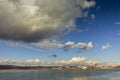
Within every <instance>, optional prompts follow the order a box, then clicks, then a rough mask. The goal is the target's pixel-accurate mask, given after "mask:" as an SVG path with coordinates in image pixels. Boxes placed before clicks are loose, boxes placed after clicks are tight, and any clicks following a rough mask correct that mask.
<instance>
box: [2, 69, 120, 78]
mask: <svg viewBox="0 0 120 80" xmlns="http://www.w3.org/2000/svg"><path fill="white" fill-rule="evenodd" d="M0 80H120V70H1V71H0Z"/></svg>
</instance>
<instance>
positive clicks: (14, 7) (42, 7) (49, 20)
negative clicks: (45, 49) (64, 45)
mask: <svg viewBox="0 0 120 80" xmlns="http://www.w3.org/2000/svg"><path fill="white" fill-rule="evenodd" d="M94 5H95V1H93V0H92V1H87V0H0V39H4V40H18V41H24V42H36V41H39V40H42V39H46V38H50V37H53V36H55V35H59V34H61V33H62V31H63V30H65V29H68V30H71V29H74V27H75V26H71V25H72V24H70V26H67V27H66V25H67V24H68V23H69V22H70V21H72V20H74V19H75V18H76V17H84V13H85V12H86V11H88V10H89V8H90V7H93V6H94ZM84 9H85V10H84ZM86 9H87V10H86Z"/></svg>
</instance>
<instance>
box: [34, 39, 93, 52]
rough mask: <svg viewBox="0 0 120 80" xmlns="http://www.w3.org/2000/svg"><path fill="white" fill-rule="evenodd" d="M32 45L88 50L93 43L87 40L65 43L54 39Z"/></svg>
mask: <svg viewBox="0 0 120 80" xmlns="http://www.w3.org/2000/svg"><path fill="white" fill-rule="evenodd" d="M32 45H34V46H37V47H40V48H62V49H63V50H64V51H65V52H66V51H69V49H70V48H72V49H78V50H90V49H92V48H93V46H94V45H93V43H92V42H88V43H84V42H78V43H75V42H73V41H67V42H66V43H62V42H58V41H56V40H51V41H50V40H45V41H41V42H37V43H32Z"/></svg>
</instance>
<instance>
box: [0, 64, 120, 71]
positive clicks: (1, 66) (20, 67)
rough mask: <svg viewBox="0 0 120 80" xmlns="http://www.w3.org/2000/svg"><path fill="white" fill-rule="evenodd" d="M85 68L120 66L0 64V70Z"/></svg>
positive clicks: (116, 67) (118, 67)
mask: <svg viewBox="0 0 120 80" xmlns="http://www.w3.org/2000/svg"><path fill="white" fill-rule="evenodd" d="M87 69H120V66H118V65H116V66H103V65H99V66H16V65H0V70H87Z"/></svg>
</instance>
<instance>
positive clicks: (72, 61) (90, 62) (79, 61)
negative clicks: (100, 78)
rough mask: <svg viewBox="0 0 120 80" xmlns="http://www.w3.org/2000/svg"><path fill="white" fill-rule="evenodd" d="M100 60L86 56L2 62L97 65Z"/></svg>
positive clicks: (10, 63)
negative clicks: (66, 58)
mask: <svg viewBox="0 0 120 80" xmlns="http://www.w3.org/2000/svg"><path fill="white" fill-rule="evenodd" d="M97 63H98V62H97V61H95V60H88V59H86V58H85V57H73V58H71V59H69V60H59V61H44V60H40V59H34V60H10V59H2V60H0V64H9V65H37V66H43V65H47V66H64V65H95V64H97Z"/></svg>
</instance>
